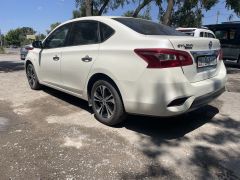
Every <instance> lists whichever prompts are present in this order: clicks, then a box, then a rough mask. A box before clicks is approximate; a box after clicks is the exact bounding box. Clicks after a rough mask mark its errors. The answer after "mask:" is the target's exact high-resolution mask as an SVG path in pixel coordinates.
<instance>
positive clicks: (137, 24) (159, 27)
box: [113, 18, 186, 36]
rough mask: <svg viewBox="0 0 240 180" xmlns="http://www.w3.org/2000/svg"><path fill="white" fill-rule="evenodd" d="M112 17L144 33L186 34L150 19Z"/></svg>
mask: <svg viewBox="0 0 240 180" xmlns="http://www.w3.org/2000/svg"><path fill="white" fill-rule="evenodd" d="M113 19H114V20H116V21H118V22H120V23H122V24H124V25H125V26H127V27H129V28H131V29H132V30H134V31H136V32H138V33H140V34H144V35H169V36H186V34H184V33H182V32H179V31H176V30H175V29H173V28H170V27H168V26H165V25H163V24H159V23H155V22H152V21H147V20H143V19H135V18H113Z"/></svg>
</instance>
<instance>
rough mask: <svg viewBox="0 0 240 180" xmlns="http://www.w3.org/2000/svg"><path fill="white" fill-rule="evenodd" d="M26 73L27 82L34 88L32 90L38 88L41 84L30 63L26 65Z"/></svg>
mask: <svg viewBox="0 0 240 180" xmlns="http://www.w3.org/2000/svg"><path fill="white" fill-rule="evenodd" d="M26 73H27V79H28V83H29V85H30V87H31V89H34V90H38V89H40V87H41V85H40V83H39V81H38V78H37V74H36V72H35V70H34V67H33V65H32V64H28V65H27V68H26Z"/></svg>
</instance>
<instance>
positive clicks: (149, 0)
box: [132, 0, 152, 17]
mask: <svg viewBox="0 0 240 180" xmlns="http://www.w3.org/2000/svg"><path fill="white" fill-rule="evenodd" d="M151 1H152V0H143V2H142V3H141V4H139V6H138V7H137V9H135V11H134V13H133V15H132V17H137V16H138V14H139V12H140V11H141V10H142V9H143V8H144V7H145V6H146V5H148V4H149V3H150V2H151Z"/></svg>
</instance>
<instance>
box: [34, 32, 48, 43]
mask: <svg viewBox="0 0 240 180" xmlns="http://www.w3.org/2000/svg"><path fill="white" fill-rule="evenodd" d="M45 38H46V35H45V34H41V33H40V34H37V35H36V40H38V41H42V40H44V39H45Z"/></svg>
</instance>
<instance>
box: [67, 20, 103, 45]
mask: <svg viewBox="0 0 240 180" xmlns="http://www.w3.org/2000/svg"><path fill="white" fill-rule="evenodd" d="M95 43H99V38H98V22H97V21H78V22H75V23H74V25H73V28H72V31H71V37H70V40H69V43H68V45H69V46H77V45H86V44H95Z"/></svg>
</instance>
